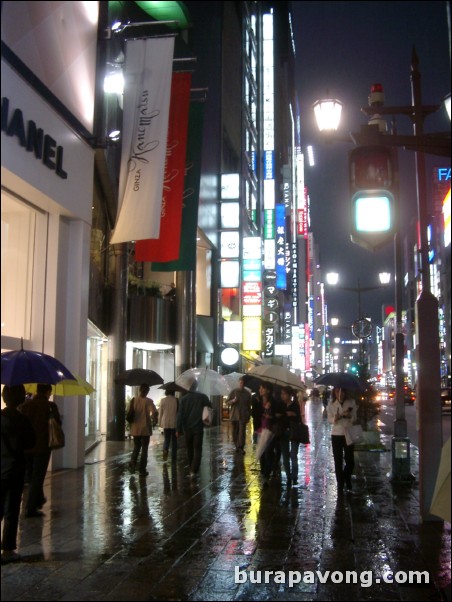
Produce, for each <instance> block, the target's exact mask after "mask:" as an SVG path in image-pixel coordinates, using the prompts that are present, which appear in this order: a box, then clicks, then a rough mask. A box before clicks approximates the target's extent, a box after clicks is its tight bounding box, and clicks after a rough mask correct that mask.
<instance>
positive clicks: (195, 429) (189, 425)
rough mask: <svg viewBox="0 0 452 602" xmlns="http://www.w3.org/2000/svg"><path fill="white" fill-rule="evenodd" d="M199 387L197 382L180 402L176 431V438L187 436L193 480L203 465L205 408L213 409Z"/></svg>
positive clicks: (186, 441) (186, 443)
mask: <svg viewBox="0 0 452 602" xmlns="http://www.w3.org/2000/svg"><path fill="white" fill-rule="evenodd" d="M197 385H198V383H197V382H196V381H195V382H194V383H193V384H192V386H191V387H190V392H189V393H187V394H186V395H184V396H183V397H182V399H181V400H180V404H179V413H178V415H177V430H176V437H180V435H182V434H184V435H185V445H186V447H187V455H188V464H189V468H190V477H191V478H195V477H196V476H197V474H198V472H199V466H200V464H201V456H202V440H203V437H204V424H203V421H202V412H203V408H204V406H208V407H209V408H211V407H212V404H211V403H210V400H209V398H208V397H207V395H204V393H198V392H197V391H196V388H197Z"/></svg>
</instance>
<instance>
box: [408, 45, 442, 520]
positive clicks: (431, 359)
mask: <svg viewBox="0 0 452 602" xmlns="http://www.w3.org/2000/svg"><path fill="white" fill-rule="evenodd" d="M418 64H419V61H418V58H417V55H416V52H415V50H414V49H413V55H412V63H411V94H412V106H413V109H414V112H413V128H414V135H415V136H421V135H422V134H423V122H424V113H423V110H422V97H421V74H420V73H419V70H418ZM415 160H416V185H417V205H418V218H419V243H420V249H419V250H420V260H421V265H420V269H421V279H422V292H421V294H420V296H419V297H418V299H417V301H416V338H417V343H418V345H417V353H416V361H417V374H418V376H417V391H416V394H417V411H418V418H419V420H418V424H419V493H420V500H419V501H420V513H421V517H422V519H423V520H424V521H434V520H440V519H438V518H437V517H435V516H433V515H431V514H430V505H431V502H432V498H433V492H434V489H435V484H436V477H437V473H438V467H439V463H440V459H441V448H442V422H441V393H440V391H441V386H440V385H441V383H440V351H439V321H438V300H437V299H436V297H435V296H434V295H432V293H431V290H430V266H429V261H428V239H427V227H428V223H429V220H428V200H427V187H426V175H425V157H424V153H422V152H419V151H416V153H415Z"/></svg>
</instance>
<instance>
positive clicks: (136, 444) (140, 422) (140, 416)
mask: <svg viewBox="0 0 452 602" xmlns="http://www.w3.org/2000/svg"><path fill="white" fill-rule="evenodd" d="M149 390H150V387H149V385H144V384H143V385H140V394H139V395H138V397H133V398H132V399H131V400H130V405H131V406H132V405H133V420H132V422H131V423H130V434H131V435H132V437H133V451H132V457H131V459H130V463H129V468H130V471H131V472H132V473H133V472H135V470H136V467H137V462H138V456H139V455H140V452H141V455H140V463H139V473H140V476H142V477H145V476H147V475H148V474H149V473H148V471H147V469H146V467H147V463H148V449H149V442H150V440H151V435H152V421H153V418H154V420H156V416H157V415H158V411H157V408H156V407H155V404H154V401H153V400H152V399H151V398H150V397H148V393H149Z"/></svg>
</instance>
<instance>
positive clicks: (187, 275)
mask: <svg viewBox="0 0 452 602" xmlns="http://www.w3.org/2000/svg"><path fill="white" fill-rule="evenodd" d="M176 298H177V344H176V350H175V351H176V353H175V372H176V374H175V376H176V377H177V376H179V374H181V373H182V372H184V371H185V370H188V369H189V368H194V367H195V366H196V336H197V331H196V272H195V271H184V272H177V278H176Z"/></svg>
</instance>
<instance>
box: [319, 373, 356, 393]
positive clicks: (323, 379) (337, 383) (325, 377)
mask: <svg viewBox="0 0 452 602" xmlns="http://www.w3.org/2000/svg"><path fill="white" fill-rule="evenodd" d="M315 384H316V385H326V386H328V387H340V388H341V389H359V390H360V391H365V390H366V385H365V383H363V382H362V381H361V380H360V379H359V378H358V377H356V376H354V375H353V374H349V373H348V372H328V373H327V374H321V375H320V376H319V377H318V378H316V380H315Z"/></svg>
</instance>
